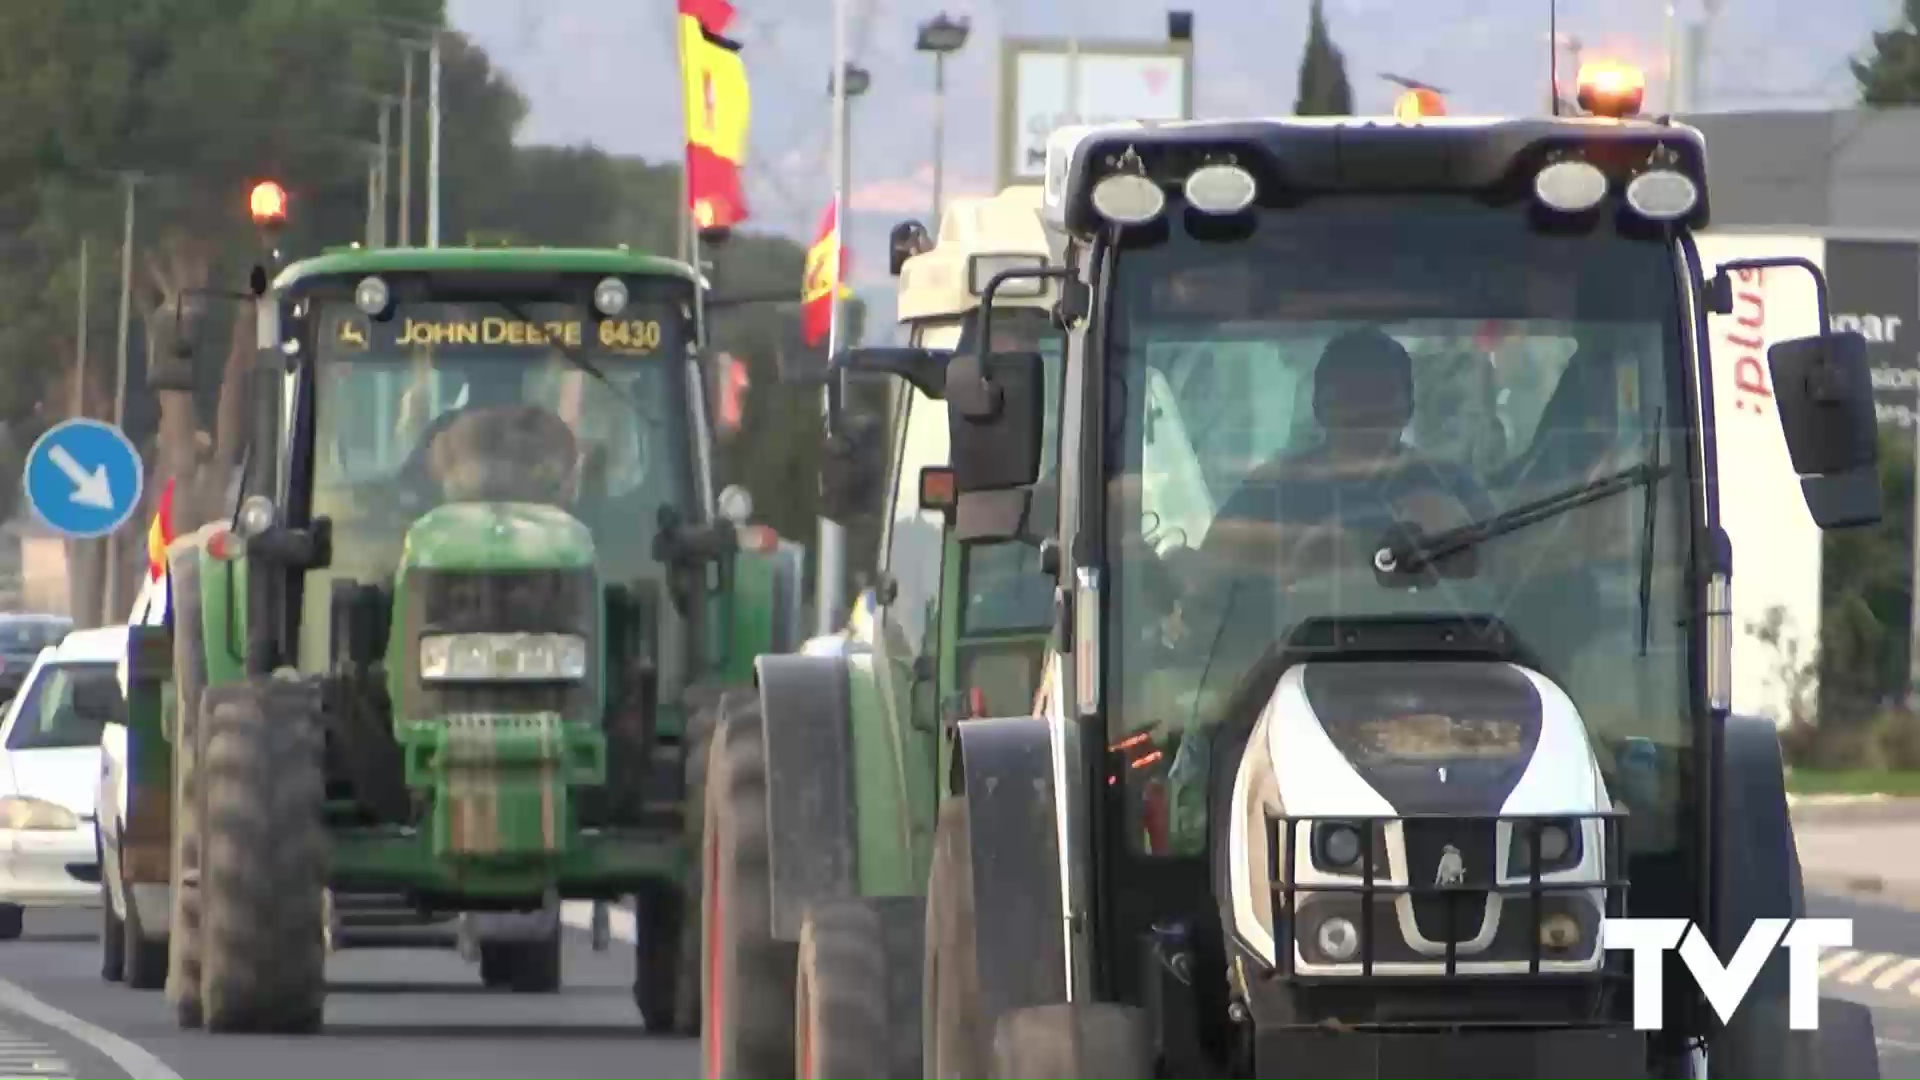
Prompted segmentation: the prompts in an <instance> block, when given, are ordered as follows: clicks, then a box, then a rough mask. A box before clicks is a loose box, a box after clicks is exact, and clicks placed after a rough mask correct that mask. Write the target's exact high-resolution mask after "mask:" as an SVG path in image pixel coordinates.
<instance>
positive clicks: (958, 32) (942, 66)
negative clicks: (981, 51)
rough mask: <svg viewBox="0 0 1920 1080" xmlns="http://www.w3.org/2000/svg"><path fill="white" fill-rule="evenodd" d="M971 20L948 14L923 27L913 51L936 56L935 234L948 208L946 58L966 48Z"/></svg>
mask: <svg viewBox="0 0 1920 1080" xmlns="http://www.w3.org/2000/svg"><path fill="white" fill-rule="evenodd" d="M972 29H973V26H972V20H970V19H967V18H964V17H963V18H958V19H956V18H953V17H951V16H949V15H948V14H947V13H946V12H944V11H943V12H941V13H940V14H938V15H935V16H934V17H933V18H932V19H931V20H929V21H927V22H924V23H921V24H920V33H919V36H918V37H917V38H915V39H914V43H913V47H914V48H915V49H917V50H919V51H920V52H925V53H932V54H933V231H934V232H935V233H936V234H938V233H939V231H940V213H941V211H942V209H943V208H944V207H945V202H944V201H943V200H942V198H941V189H942V188H943V187H944V186H945V181H946V171H947V169H946V165H947V57H948V56H951V55H952V54H954V53H956V52H959V51H960V50H961V49H962V48H964V47H966V44H967V36H968V34H969V33H970V32H971V31H972Z"/></svg>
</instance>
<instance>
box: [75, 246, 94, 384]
mask: <svg viewBox="0 0 1920 1080" xmlns="http://www.w3.org/2000/svg"><path fill="white" fill-rule="evenodd" d="M90 276H91V275H89V273H88V270H87V238H86V237H84V236H83V237H81V238H80V283H79V284H78V285H77V286H75V288H74V298H73V299H74V305H73V306H74V310H75V311H77V312H78V313H79V314H77V315H76V316H75V317H74V327H73V342H74V344H73V415H75V416H85V415H87V285H88V279H89V277H90Z"/></svg>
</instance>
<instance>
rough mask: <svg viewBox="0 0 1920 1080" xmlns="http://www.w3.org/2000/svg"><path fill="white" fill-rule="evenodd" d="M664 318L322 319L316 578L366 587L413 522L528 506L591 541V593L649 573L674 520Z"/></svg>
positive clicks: (677, 495)
mask: <svg viewBox="0 0 1920 1080" xmlns="http://www.w3.org/2000/svg"><path fill="white" fill-rule="evenodd" d="M682 324H683V320H682V319H681V318H680V316H679V311H678V306H677V305H675V306H674V307H673V308H672V309H671V310H669V309H668V308H667V307H666V306H665V305H664V304H663V305H662V306H661V309H660V310H659V311H658V312H652V311H649V310H648V309H646V308H645V307H641V308H639V309H638V310H634V311H630V312H629V313H627V314H625V315H623V317H621V318H619V319H609V320H605V321H596V320H595V319H593V318H590V317H588V314H587V312H586V311H584V310H582V309H580V308H578V307H574V306H569V305H563V304H551V303H530V304H521V303H518V302H514V301H475V302H470V303H459V304H453V303H420V304H405V303H403V304H401V305H399V307H398V309H397V310H396V311H395V312H394V314H393V316H392V318H390V319H387V320H384V321H374V320H370V319H368V318H367V317H366V316H365V315H363V314H361V313H360V312H359V311H358V310H357V309H355V308H354V307H353V306H352V305H351V304H348V303H322V304H321V305H320V308H319V311H318V313H317V316H316V318H315V319H314V321H313V326H314V327H315V331H314V332H315V334H316V336H317V338H318V340H317V342H316V345H317V352H318V359H319V364H318V369H319V370H318V374H317V385H318V391H317V394H316V398H315V405H316V413H315V439H314V446H315V462H314V512H315V513H317V514H326V515H328V516H329V517H330V518H332V520H333V529H334V552H335V554H334V560H333V569H334V570H335V571H337V572H342V573H350V574H352V576H353V577H354V578H356V579H358V580H362V581H366V580H381V579H383V578H385V577H388V576H390V575H391V574H392V573H393V572H394V570H395V569H396V568H397V567H398V565H399V560H400V549H401V544H402V542H403V541H404V539H405V537H406V535H407V530H408V529H409V528H410V527H411V526H412V524H413V522H414V521H415V520H417V519H418V518H419V517H420V515H422V514H424V513H426V512H427V511H429V510H432V509H434V508H435V507H438V506H441V505H443V504H446V503H450V502H482V501H491V502H530V503H545V504H548V505H552V506H556V507H559V508H561V509H564V510H566V511H568V512H569V513H571V514H572V515H574V516H575V517H577V518H579V519H580V520H581V521H582V522H584V523H585V524H586V525H587V526H588V527H589V529H591V530H592V532H593V534H594V537H595V540H596V545H595V546H596V549H597V554H598V559H599V563H600V567H601V571H602V574H603V576H605V577H606V578H608V579H609V580H625V579H630V578H633V577H635V576H640V575H645V574H648V573H651V572H652V566H651V560H652V553H651V549H652V545H651V543H650V542H649V541H650V540H651V538H652V536H653V534H654V531H655V528H656V524H655V522H656V515H657V514H658V512H659V508H660V507H661V506H662V505H666V504H674V505H682V506H684V505H686V504H688V503H690V502H691V490H692V481H691V473H690V471H689V466H688V464H687V461H686V460H685V452H684V447H685V445H686V444H685V438H684V434H683V433H684V431H685V424H686V417H685V415H684V412H683V410H682V409H681V408H680V407H679V406H678V404H677V403H678V402H680V401H681V400H682V395H681V394H679V393H678V392H676V389H675V388H676V387H678V386H679V385H681V383H682V382H683V381H684V379H685V372H684V370H683V368H684V366H685V365H684V358H685V348H684V340H683V330H682Z"/></svg>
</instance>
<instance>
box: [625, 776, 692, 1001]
mask: <svg viewBox="0 0 1920 1080" xmlns="http://www.w3.org/2000/svg"><path fill="white" fill-rule="evenodd" d="M690 805H693V804H690ZM686 911H687V900H686V897H685V896H683V895H682V894H681V891H680V885H679V884H678V883H677V882H658V883H655V884H653V885H650V886H648V887H647V888H644V889H642V890H640V891H639V892H638V893H635V894H634V897H633V918H634V930H635V933H634V935H633V1003H634V1004H635V1005H637V1006H639V1007H640V1018H641V1019H642V1020H645V1021H646V1025H647V1031H648V1032H649V1033H650V1034H657V1035H693V1034H697V1033H698V1032H699V1030H700V1021H699V1020H698V1019H697V1017H698V1012H697V1011H696V1012H695V1017H696V1018H695V1019H694V1020H693V1022H692V1023H691V1024H686V1023H684V1018H683V1016H682V1014H681V1011H680V1010H681V1007H682V1006H683V1005H684V1004H685V1002H686V1000H687V999H688V998H690V997H691V998H693V999H694V1000H696V1001H697V1000H698V999H699V996H700V993H699V991H700V969H699V967H698V964H699V959H698V956H699V954H698V953H697V952H696V953H695V959H694V962H693V964H688V963H686V956H685V940H686V937H687V930H686V927H687V924H688V923H690V922H693V920H691V919H689V918H687V917H686ZM697 940H698V939H697V938H696V941H697ZM689 984H691V985H689Z"/></svg>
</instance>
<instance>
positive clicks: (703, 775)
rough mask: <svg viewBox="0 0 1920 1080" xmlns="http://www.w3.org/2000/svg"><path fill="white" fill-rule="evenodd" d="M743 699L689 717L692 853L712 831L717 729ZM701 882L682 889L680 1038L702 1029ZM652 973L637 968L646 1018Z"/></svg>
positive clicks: (636, 987)
mask: <svg viewBox="0 0 1920 1080" xmlns="http://www.w3.org/2000/svg"><path fill="white" fill-rule="evenodd" d="M743 694H745V695H752V694H753V691H751V690H745V691H742V690H729V691H726V692H724V693H722V694H721V695H720V696H719V697H717V698H715V699H713V700H712V701H711V702H709V703H707V704H705V705H702V706H701V707H700V708H698V709H696V710H694V713H693V715H692V716H690V717H688V718H687V732H686V736H685V739H684V743H683V745H684V746H685V748H686V763H685V768H686V798H687V802H686V814H685V817H684V819H683V820H684V822H685V827H686V839H687V850H688V851H705V850H706V846H705V844H704V843H702V840H701V838H702V836H703V835H704V833H705V826H706V792H707V756H708V752H709V750H710V749H711V748H712V746H713V733H714V730H715V729H717V728H718V727H719V726H720V717H721V715H722V714H723V713H725V712H726V710H727V708H728V706H729V704H730V702H731V701H743V700H744V699H743V698H742V697H741V695H743ZM701 882H702V875H701V874H699V873H693V874H689V875H687V880H686V881H685V882H683V883H682V884H681V892H682V899H681V902H680V910H681V913H682V917H681V919H680V922H679V925H680V931H679V936H678V941H679V950H680V951H679V956H678V965H679V971H678V977H677V978H676V979H675V980H674V1002H673V1025H672V1030H673V1033H674V1034H676V1035H693V1034H697V1033H698V1032H699V1030H700V920H699V919H689V918H686V917H684V915H685V913H686V912H689V911H699V910H700V892H701V889H700V886H701ZM639 917H640V918H642V919H645V918H646V917H647V916H646V913H645V912H644V911H641V912H639ZM635 945H636V948H644V947H645V946H644V945H642V944H640V943H639V942H636V943H635ZM649 955H651V954H649ZM635 959H636V960H638V959H639V957H638V956H637V955H636V957H635ZM647 970H648V968H647V966H646V964H645V963H640V964H638V965H637V966H636V967H635V968H634V984H633V999H634V1004H636V1005H638V1006H640V1013H641V1015H643V1016H645V1015H647V1006H646V1002H645V1001H643V1000H641V999H642V998H643V997H648V996H650V995H651V994H652V993H653V992H654V990H655V989H657V987H656V988H654V989H643V988H642V986H641V979H642V978H643V977H644V975H643V972H645V971H647ZM647 1027H648V1030H659V1028H658V1027H657V1026H656V1025H655V1024H654V1023H653V1022H652V1021H651V1020H649V1021H648V1022H647Z"/></svg>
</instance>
